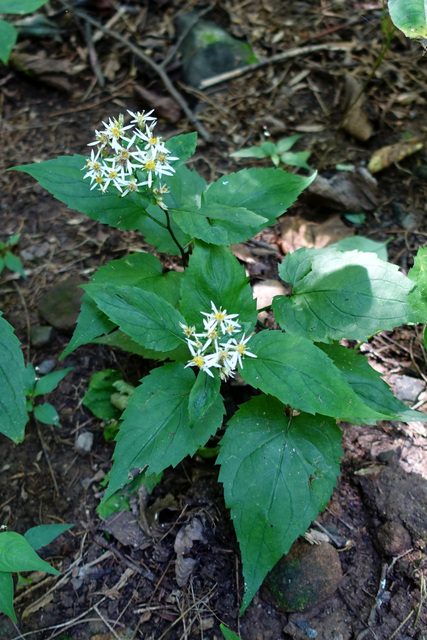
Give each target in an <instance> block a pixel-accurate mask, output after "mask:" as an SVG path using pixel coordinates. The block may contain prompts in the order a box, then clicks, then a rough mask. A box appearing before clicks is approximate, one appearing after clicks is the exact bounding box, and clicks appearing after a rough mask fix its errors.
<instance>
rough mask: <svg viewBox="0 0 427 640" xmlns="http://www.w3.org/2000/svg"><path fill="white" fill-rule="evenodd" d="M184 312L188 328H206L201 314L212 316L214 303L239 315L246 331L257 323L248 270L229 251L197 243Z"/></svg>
mask: <svg viewBox="0 0 427 640" xmlns="http://www.w3.org/2000/svg"><path fill="white" fill-rule="evenodd" d="M181 291H182V297H181V305H180V308H181V311H182V313H183V314H184V315H185V317H186V319H187V324H189V325H195V326H196V327H199V326H201V325H202V318H203V316H202V315H201V313H200V312H201V311H205V312H208V313H210V311H211V302H213V303H214V304H215V305H216V306H217V307H220V306H222V308H223V309H226V310H227V312H228V313H238V314H239V322H240V323H241V324H242V325H243V326H244V328H245V330H246V331H250V330H252V328H253V327H254V326H255V322H256V317H257V315H256V301H255V300H254V298H253V294H252V289H251V287H250V285H249V284H248V278H247V277H246V274H245V269H244V267H243V266H242V265H241V264H240V263H239V261H238V260H237V258H236V257H235V256H234V255H233V254H232V253H231V251H230V249H229V248H228V247H215V246H212V245H206V244H204V243H203V242H197V243H196V245H195V247H194V251H193V253H192V255H191V257H190V262H189V266H188V268H187V269H186V270H185V273H184V276H183V280H182V286H181Z"/></svg>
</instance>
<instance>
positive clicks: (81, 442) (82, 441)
mask: <svg viewBox="0 0 427 640" xmlns="http://www.w3.org/2000/svg"><path fill="white" fill-rule="evenodd" d="M92 446H93V433H92V432H91V431H83V433H80V434H79V436H78V438H77V440H76V444H75V449H76V451H77V453H80V455H82V456H84V455H86V454H87V453H90V452H91V451H92Z"/></svg>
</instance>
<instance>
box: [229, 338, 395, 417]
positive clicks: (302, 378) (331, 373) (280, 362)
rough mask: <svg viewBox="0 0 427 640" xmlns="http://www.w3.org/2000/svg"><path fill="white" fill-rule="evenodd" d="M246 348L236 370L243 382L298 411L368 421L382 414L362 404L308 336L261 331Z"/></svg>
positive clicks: (337, 370)
mask: <svg viewBox="0 0 427 640" xmlns="http://www.w3.org/2000/svg"><path fill="white" fill-rule="evenodd" d="M249 346H250V351H251V353H254V354H255V355H256V356H257V357H256V358H246V359H245V360H244V366H243V368H242V369H241V370H240V369H239V371H240V373H241V375H242V377H243V378H244V380H245V381H246V382H248V383H249V384H250V385H252V386H253V387H255V388H259V389H261V391H263V392H264V393H268V394H271V395H274V396H276V398H278V399H279V400H280V401H281V402H283V404H289V405H291V407H293V408H294V409H298V411H306V412H307V413H319V414H322V415H325V416H331V417H333V418H336V417H339V418H341V419H350V418H352V417H353V416H355V415H357V416H358V417H359V418H360V419H361V420H363V421H364V422H367V423H368V424H369V423H371V422H372V421H374V422H375V421H376V420H381V419H382V417H383V416H382V415H381V414H378V413H376V412H375V411H374V410H372V409H370V408H369V407H367V406H366V405H365V403H364V402H363V401H362V400H361V399H360V398H359V397H358V396H357V395H356V393H355V392H354V391H353V390H352V389H351V387H350V386H349V385H348V383H347V382H346V381H345V380H344V379H343V377H342V376H341V374H340V371H339V369H338V368H337V367H335V365H334V364H333V362H332V360H330V359H329V358H328V357H327V356H326V355H325V354H324V353H323V351H321V349H319V348H318V347H316V346H315V345H314V344H313V343H312V342H311V340H308V339H306V338H302V337H300V336H296V335H291V334H289V333H286V334H285V333H281V332H280V331H263V332H262V333H257V334H256V335H254V336H253V337H252V338H251V341H250V345H249Z"/></svg>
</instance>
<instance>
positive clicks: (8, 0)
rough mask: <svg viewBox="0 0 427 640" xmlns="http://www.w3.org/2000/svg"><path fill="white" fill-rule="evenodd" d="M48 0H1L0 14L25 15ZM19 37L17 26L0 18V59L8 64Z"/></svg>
mask: <svg viewBox="0 0 427 640" xmlns="http://www.w3.org/2000/svg"><path fill="white" fill-rule="evenodd" d="M46 2H47V0H0V14H10V15H20V16H22V15H25V14H26V13H32V12H33V11H36V10H37V9H40V7H42V6H43V5H44V4H46ZM17 38H18V32H17V30H16V29H15V27H14V26H13V25H12V24H10V23H9V22H6V20H1V19H0V60H1V61H2V62H3V64H7V62H8V60H9V56H10V54H11V51H12V49H13V47H14V45H15V43H16V40H17Z"/></svg>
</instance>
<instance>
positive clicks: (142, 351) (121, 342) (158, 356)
mask: <svg viewBox="0 0 427 640" xmlns="http://www.w3.org/2000/svg"><path fill="white" fill-rule="evenodd" d="M92 342H94V343H95V344H106V345H108V346H109V347H118V348H119V349H123V351H129V352H130V353H135V354H137V355H139V356H142V357H143V358H145V359H146V360H160V361H163V360H167V359H169V360H177V361H179V362H186V361H187V360H188V354H189V352H188V347H187V345H186V344H184V343H182V344H181V346H179V347H178V348H177V349H173V350H172V351H155V350H154V349H147V348H145V347H143V346H142V345H140V344H138V343H137V342H135V340H132V338H130V337H129V336H127V335H126V334H125V333H123V331H120V329H117V331H113V333H109V334H108V336H103V337H102V338H95V339H94V340H92Z"/></svg>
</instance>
